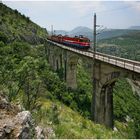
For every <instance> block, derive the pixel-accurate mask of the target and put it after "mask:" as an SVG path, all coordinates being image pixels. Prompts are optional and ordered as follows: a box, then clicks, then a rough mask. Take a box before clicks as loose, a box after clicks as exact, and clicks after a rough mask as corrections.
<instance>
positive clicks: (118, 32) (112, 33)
mask: <svg viewBox="0 0 140 140" xmlns="http://www.w3.org/2000/svg"><path fill="white" fill-rule="evenodd" d="M133 32H135V30H133V29H107V30H105V31H103V32H101V33H99V34H98V35H97V40H101V39H108V38H112V37H117V36H122V35H127V34H128V33H133ZM55 33H56V34H62V35H69V36H79V35H84V36H86V37H88V38H89V39H90V40H92V39H93V30H92V29H90V28H88V27H83V26H79V27H76V28H74V29H73V30H71V31H64V30H56V31H55Z"/></svg>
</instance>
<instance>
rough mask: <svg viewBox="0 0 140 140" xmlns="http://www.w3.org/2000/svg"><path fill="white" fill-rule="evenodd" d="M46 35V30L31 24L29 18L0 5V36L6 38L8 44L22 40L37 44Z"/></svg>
mask: <svg viewBox="0 0 140 140" xmlns="http://www.w3.org/2000/svg"><path fill="white" fill-rule="evenodd" d="M46 35H47V31H46V29H44V28H41V27H40V26H38V25H37V24H36V23H33V22H32V21H31V20H30V18H29V17H26V16H25V15H22V14H21V13H19V12H18V11H17V10H13V9H11V8H9V7H7V6H6V5H4V4H2V3H0V36H7V38H8V42H12V41H14V40H20V41H21V40H22V41H26V42H28V43H30V44H39V43H41V42H43V40H44V39H45V38H46Z"/></svg>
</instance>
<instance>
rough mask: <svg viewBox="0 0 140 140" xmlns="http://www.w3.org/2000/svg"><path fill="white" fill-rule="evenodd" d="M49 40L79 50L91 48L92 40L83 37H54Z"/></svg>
mask: <svg viewBox="0 0 140 140" xmlns="http://www.w3.org/2000/svg"><path fill="white" fill-rule="evenodd" d="M48 39H49V40H52V41H55V42H57V43H60V44H64V45H67V46H71V47H74V48H78V49H89V48H90V40H89V39H88V38H87V37H83V36H82V35H80V36H79V37H78V36H75V37H69V36H67V35H66V36H62V35H52V36H49V37H48Z"/></svg>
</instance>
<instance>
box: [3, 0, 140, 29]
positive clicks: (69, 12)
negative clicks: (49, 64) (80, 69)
mask: <svg viewBox="0 0 140 140" xmlns="http://www.w3.org/2000/svg"><path fill="white" fill-rule="evenodd" d="M3 3H4V4H6V5H7V6H9V7H11V8H12V9H17V10H18V11H20V12H21V13H22V14H25V15H26V16H28V17H30V19H31V20H32V21H34V22H36V23H37V24H39V25H40V26H41V27H44V28H47V30H51V25H53V26H54V29H56V30H72V29H73V28H75V27H77V26H86V27H89V28H93V13H94V12H96V13H97V24H99V25H103V26H104V27H107V28H121V29H122V28H128V27H130V26H140V2H139V1H74V0H73V1H20V0H18V1H12V0H11V1H3Z"/></svg>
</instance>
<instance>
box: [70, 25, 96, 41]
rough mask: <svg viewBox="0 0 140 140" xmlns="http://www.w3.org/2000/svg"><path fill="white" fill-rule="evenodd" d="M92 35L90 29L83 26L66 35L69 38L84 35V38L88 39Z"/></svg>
mask: <svg viewBox="0 0 140 140" xmlns="http://www.w3.org/2000/svg"><path fill="white" fill-rule="evenodd" d="M92 34H93V32H92V30H91V29H90V28H88V27H83V26H79V27H76V28H74V29H73V30H71V31H70V32H69V33H68V35H70V36H79V35H84V36H86V37H89V38H90V39H91V38H92Z"/></svg>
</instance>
